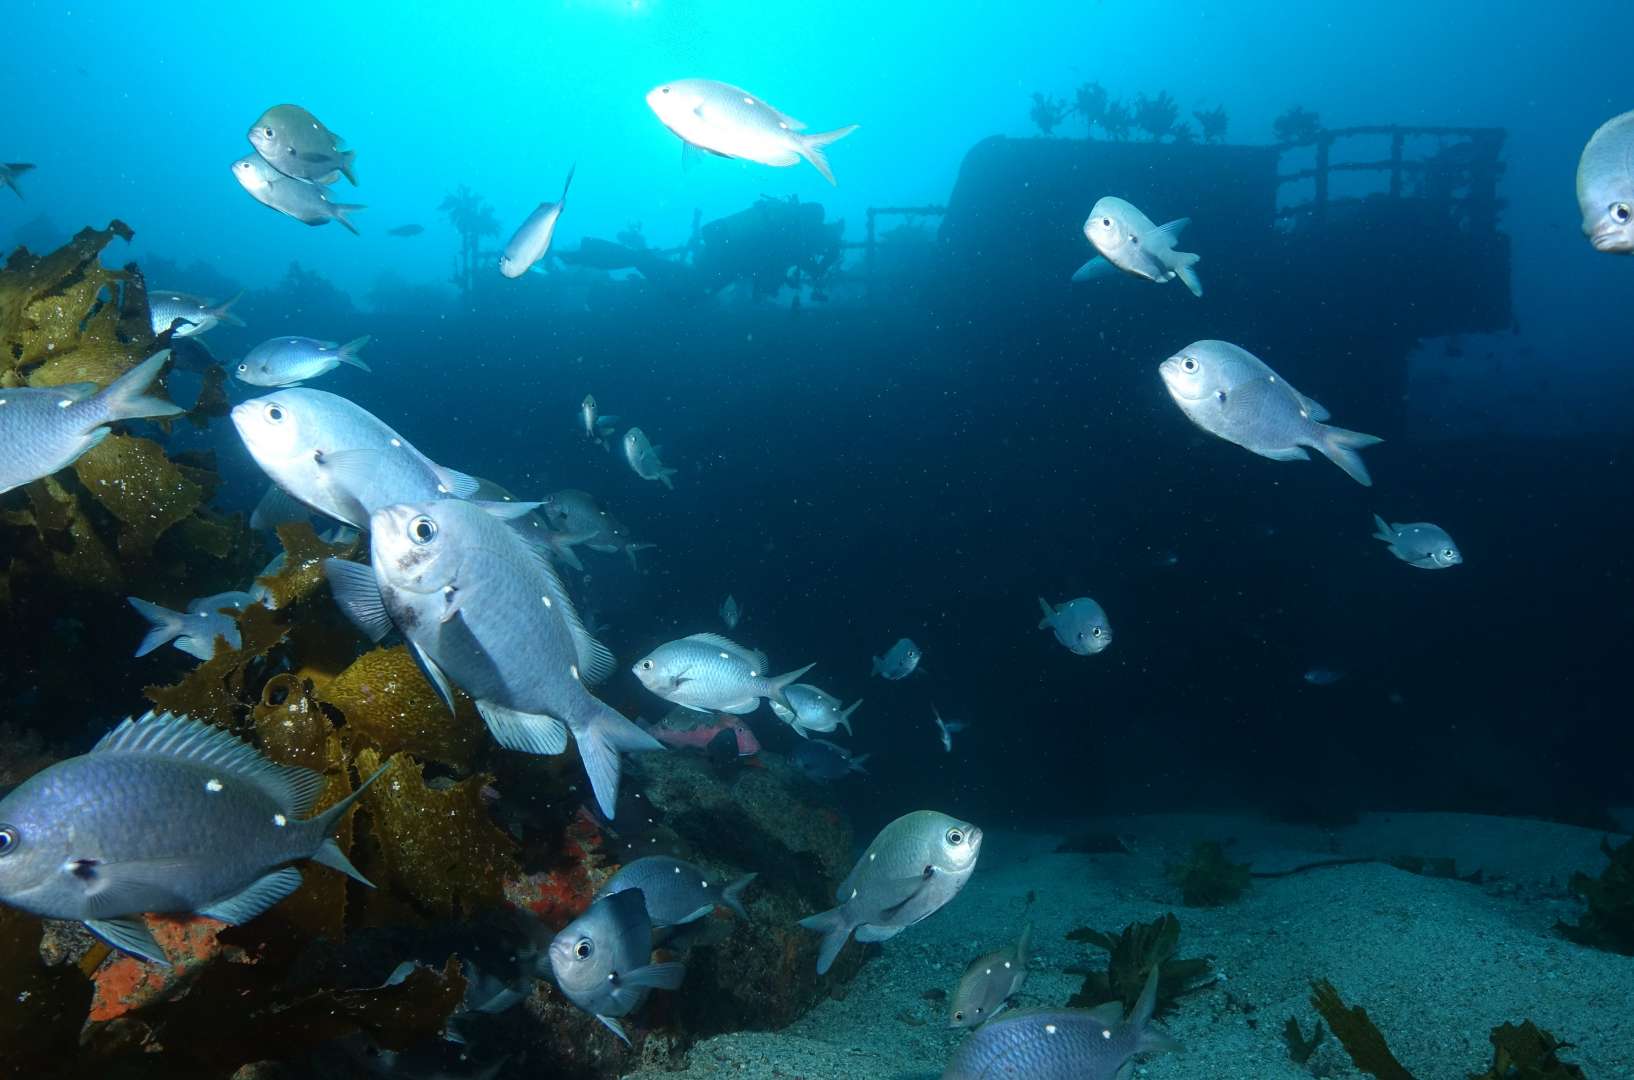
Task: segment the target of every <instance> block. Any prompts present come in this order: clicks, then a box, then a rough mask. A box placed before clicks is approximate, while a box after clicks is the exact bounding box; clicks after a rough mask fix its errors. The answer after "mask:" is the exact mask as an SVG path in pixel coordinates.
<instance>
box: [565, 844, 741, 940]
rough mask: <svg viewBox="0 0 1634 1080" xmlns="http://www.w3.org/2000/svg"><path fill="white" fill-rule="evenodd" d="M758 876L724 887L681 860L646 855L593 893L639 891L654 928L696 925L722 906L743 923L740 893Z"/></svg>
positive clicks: (665, 856)
mask: <svg viewBox="0 0 1634 1080" xmlns="http://www.w3.org/2000/svg"><path fill="white" fill-rule="evenodd" d="M758 876H759V875H758V874H745V875H743V876H742V877H740V878H738V879H737V880H736V881H733V882H731V883H729V884H727V885H725V886H724V887H723V886H722V884H721V882H719V881H717V880H711V879H710V877H709V875H708V874H706V873H704V872H703V871H702V870H700V869H698V868H697V867H696V866H693V865H692V864H691V863H689V862H686V861H685V860H682V859H677V858H673V857H672V856H669V855H648V856H646V857H645V858H641V859H636V860H635V861H634V862H629V863H625V864H624V865H623V866H621V867H620V868H619V871H618V873H616V874H614V875H613V876H612V877H611V878H609V879H608V881H607V884H605V885H603V886H602V887H601V888H600V889H599V890H597V892H596V899H598V900H600V899H601V898H602V897H604V896H611V895H613V894H614V893H619V892H624V891H625V890H626V889H640V890H641V894H642V896H644V897H645V898H646V902H647V914H648V915H649V916H650V917H651V918H652V924H653V925H654V926H681V925H682V924H684V923H689V922H696V921H698V920H699V919H701V918H703V917H704V916H705V915H708V914H709V913H710V912H712V911H714V910H715V907H716V906H717V905H721V904H724V905H725V906H726V907H729V908H731V909H732V910H733V911H734V912H736V913H737V916H738V918H740V919H747V918H748V917H749V913H748V912H747V911H745V910H743V901H742V896H743V890H744V889H746V888H748V887H749V883H750V882H752V881H754V880H755V878H756V877H758Z"/></svg>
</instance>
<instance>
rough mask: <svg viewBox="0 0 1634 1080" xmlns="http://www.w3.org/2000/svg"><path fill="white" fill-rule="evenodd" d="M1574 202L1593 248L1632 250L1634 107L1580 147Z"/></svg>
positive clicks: (1612, 250)
mask: <svg viewBox="0 0 1634 1080" xmlns="http://www.w3.org/2000/svg"><path fill="white" fill-rule="evenodd" d="M1577 206H1578V209H1580V210H1581V211H1582V212H1583V235H1584V236H1587V237H1588V238H1589V243H1591V244H1593V245H1594V250H1596V251H1606V252H1610V253H1612V254H1615V255H1628V254H1630V253H1634V111H1631V112H1625V113H1623V114H1622V115H1621V116H1614V117H1612V118H1611V119H1610V120H1607V121H1606V122H1605V123H1604V124H1601V125H1600V129H1599V130H1598V131H1596V132H1595V133H1594V135H1593V137H1591V138H1590V139H1589V141H1588V145H1587V146H1585V147H1583V156H1582V158H1581V159H1580V160H1579V161H1578V163H1577Z"/></svg>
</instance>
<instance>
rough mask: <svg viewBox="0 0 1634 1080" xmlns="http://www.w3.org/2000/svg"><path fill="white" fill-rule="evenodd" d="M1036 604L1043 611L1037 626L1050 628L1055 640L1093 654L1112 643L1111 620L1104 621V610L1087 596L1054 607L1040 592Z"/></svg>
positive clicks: (1077, 651) (1071, 647)
mask: <svg viewBox="0 0 1634 1080" xmlns="http://www.w3.org/2000/svg"><path fill="white" fill-rule="evenodd" d="M1038 606H1039V608H1040V609H1041V610H1042V611H1043V612H1044V617H1043V618H1042V619H1040V620H1039V622H1038V628H1039V629H1040V630H1043V629H1044V628H1045V627H1048V628H1049V629H1051V630H1053V631H1054V632H1055V640H1057V641H1059V642H1060V643H1061V644H1063V645H1065V646H1066V647H1067V648H1069V649H1071V650H1072V651H1073V652H1075V653H1077V654H1078V655H1079V656H1093V655H1095V654H1096V653H1098V652H1100V651H1101V650H1102V649H1105V648H1106V647H1107V646H1108V645H1110V644H1112V624H1111V623H1110V622H1108V621H1107V618H1106V611H1105V610H1103V609H1102V607H1101V605H1099V604H1097V603H1096V602H1095V601H1093V600H1091V599H1090V598H1089V597H1087V596H1080V597H1079V598H1078V599H1076V600H1068V601H1067V602H1066V603H1064V604H1062V605H1061V606H1060V607H1058V608H1056V607H1051V606H1050V602H1049V601H1048V600H1046V599H1044V598H1043V597H1042V596H1040V597H1039V598H1038Z"/></svg>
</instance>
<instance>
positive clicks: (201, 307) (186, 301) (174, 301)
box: [148, 289, 244, 338]
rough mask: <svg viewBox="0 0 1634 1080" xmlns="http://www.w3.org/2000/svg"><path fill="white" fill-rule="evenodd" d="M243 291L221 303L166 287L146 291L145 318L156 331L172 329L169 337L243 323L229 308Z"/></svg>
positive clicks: (188, 335)
mask: <svg viewBox="0 0 1634 1080" xmlns="http://www.w3.org/2000/svg"><path fill="white" fill-rule="evenodd" d="M243 295H244V294H243V293H242V292H240V293H239V294H238V296H235V297H233V298H232V299H231V300H226V301H223V302H222V303H220V304H217V303H215V302H214V301H212V300H207V299H205V298H204V297H201V296H191V295H189V294H188V293H181V292H169V291H154V290H151V289H150V290H149V291H148V321H149V323H150V324H151V325H152V327H153V332H154V333H155V334H162V333H164V332H165V331H166V330H170V331H171V336H172V337H179V338H182V337H193V336H195V335H197V334H203V333H206V332H208V331H210V330H213V329H215V327H216V326H218V325H219V324H221V323H230V324H231V325H233V326H243V325H244V320H243V319H240V318H239V317H238V316H237V315H234V314H233V313H232V312H231V311H229V310H228V309H229V308H231V307H232V306H233V305H234V304H236V303H238V301H239V298H240V297H242V296H243Z"/></svg>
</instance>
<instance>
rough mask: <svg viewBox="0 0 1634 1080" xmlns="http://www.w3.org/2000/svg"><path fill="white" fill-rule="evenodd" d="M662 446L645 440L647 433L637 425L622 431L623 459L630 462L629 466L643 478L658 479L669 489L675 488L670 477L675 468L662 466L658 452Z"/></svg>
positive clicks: (673, 473)
mask: <svg viewBox="0 0 1634 1080" xmlns="http://www.w3.org/2000/svg"><path fill="white" fill-rule="evenodd" d="M663 449H664V448H663V447H661V446H654V445H653V444H652V443H650V442H648V441H647V433H646V432H644V431H642V430H641V429H640V428H638V427H633V428H631V429H630V430H629V431H626V432H625V433H624V460H625V461H628V462H629V463H630V468H632V469H634V470H635V474H636V475H637V476H639V477H641V479H643V480H658V481H661V482H662V483H663V485H664V486H665V487H667V488H669V489H670V490H671V491H674V490H675V483H674V481H672V480H671V479H670V477H672V476H674V475H675V473H676V470H674V469H669V468H665V467H664V462H663V461H662V460H660V458H659V456H658V455H659V453H660V452H661V451H662V450H663Z"/></svg>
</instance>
